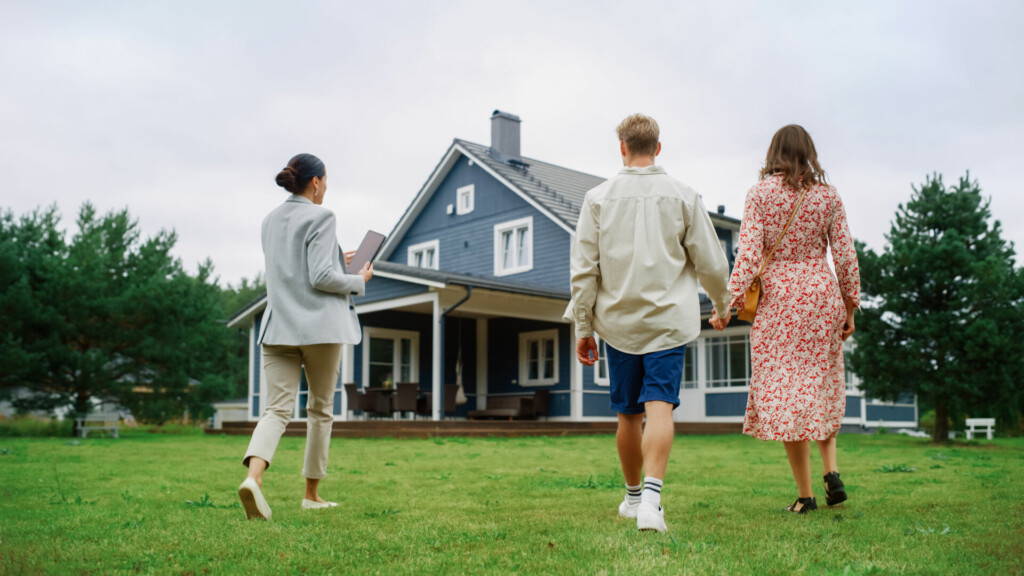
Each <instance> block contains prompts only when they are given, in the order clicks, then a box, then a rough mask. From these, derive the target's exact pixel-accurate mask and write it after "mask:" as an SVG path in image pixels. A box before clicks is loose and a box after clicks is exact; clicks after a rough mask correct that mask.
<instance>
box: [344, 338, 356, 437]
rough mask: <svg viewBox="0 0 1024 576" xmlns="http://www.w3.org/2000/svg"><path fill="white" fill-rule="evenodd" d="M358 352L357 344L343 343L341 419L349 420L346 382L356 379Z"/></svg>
mask: <svg viewBox="0 0 1024 576" xmlns="http://www.w3.org/2000/svg"><path fill="white" fill-rule="evenodd" d="M355 361H356V354H355V346H353V345H351V344H342V345H341V384H342V386H341V419H342V420H345V421H347V420H348V394H347V393H346V392H345V384H349V383H351V382H354V381H355V377H356V365H355Z"/></svg>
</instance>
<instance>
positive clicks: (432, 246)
mask: <svg viewBox="0 0 1024 576" xmlns="http://www.w3.org/2000/svg"><path fill="white" fill-rule="evenodd" d="M406 263H407V264H408V265H409V266H413V267H415V268H430V269H431V270H437V269H438V268H439V267H440V264H441V243H440V242H439V241H437V240H431V241H429V242H421V243H419V244H413V245H412V246H409V251H408V256H407V260H406Z"/></svg>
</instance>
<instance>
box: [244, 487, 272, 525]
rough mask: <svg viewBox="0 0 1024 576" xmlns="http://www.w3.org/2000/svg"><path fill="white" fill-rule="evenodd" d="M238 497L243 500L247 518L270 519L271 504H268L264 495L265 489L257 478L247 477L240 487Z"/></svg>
mask: <svg viewBox="0 0 1024 576" xmlns="http://www.w3.org/2000/svg"><path fill="white" fill-rule="evenodd" d="M238 497H239V498H240V499H241V500H242V508H245V517H246V518H248V519H249V520H252V519H253V518H259V519H260V520H270V514H271V511H270V504H267V500H266V498H264V497H263V491H262V490H260V485H259V484H257V483H256V481H255V480H253V479H252V478H246V479H245V481H244V482H242V485H241V486H239V487H238Z"/></svg>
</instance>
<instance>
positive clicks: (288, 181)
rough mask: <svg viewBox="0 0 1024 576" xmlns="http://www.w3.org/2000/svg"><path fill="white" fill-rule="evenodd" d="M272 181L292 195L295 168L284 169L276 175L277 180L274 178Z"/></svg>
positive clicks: (293, 191)
mask: <svg viewBox="0 0 1024 576" xmlns="http://www.w3.org/2000/svg"><path fill="white" fill-rule="evenodd" d="M274 181H275V182H277V185H278V186H280V187H281V188H284V189H285V190H287V191H289V192H291V193H292V194H294V193H295V189H296V186H295V184H296V181H295V168H292V167H291V166H287V167H285V169H284V170H281V171H280V172H278V173H277V178H275V179H274Z"/></svg>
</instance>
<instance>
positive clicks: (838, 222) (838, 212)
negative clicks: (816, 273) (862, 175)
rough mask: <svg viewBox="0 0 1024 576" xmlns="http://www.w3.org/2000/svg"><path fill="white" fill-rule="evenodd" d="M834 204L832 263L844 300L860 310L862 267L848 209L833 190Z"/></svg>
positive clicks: (830, 223) (830, 236) (829, 232)
mask: <svg viewBox="0 0 1024 576" xmlns="http://www.w3.org/2000/svg"><path fill="white" fill-rule="evenodd" d="M833 196H834V204H833V206H832V214H831V215H830V216H829V225H828V244H829V247H830V248H831V250H832V261H833V262H834V263H835V265H836V276H838V278H839V289H840V290H841V291H842V293H843V299H844V300H846V301H847V302H849V303H851V304H853V306H854V308H860V265H859V263H858V262H857V248H856V247H855V246H854V244H853V236H852V235H850V226H849V224H848V223H847V222H846V209H845V208H843V200H842V199H841V198H840V197H839V194H837V193H835V191H834V190H833Z"/></svg>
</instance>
